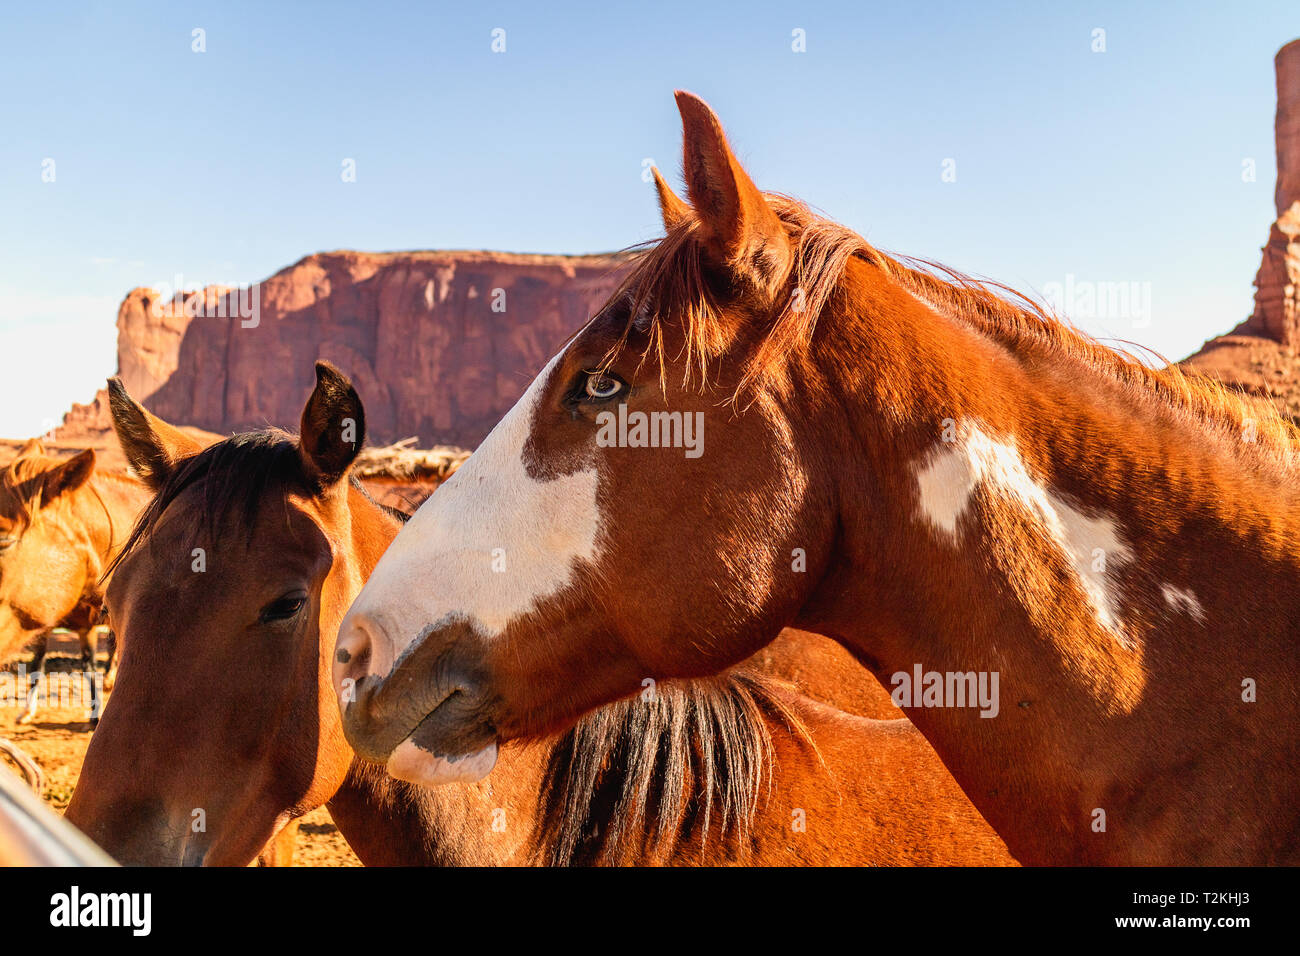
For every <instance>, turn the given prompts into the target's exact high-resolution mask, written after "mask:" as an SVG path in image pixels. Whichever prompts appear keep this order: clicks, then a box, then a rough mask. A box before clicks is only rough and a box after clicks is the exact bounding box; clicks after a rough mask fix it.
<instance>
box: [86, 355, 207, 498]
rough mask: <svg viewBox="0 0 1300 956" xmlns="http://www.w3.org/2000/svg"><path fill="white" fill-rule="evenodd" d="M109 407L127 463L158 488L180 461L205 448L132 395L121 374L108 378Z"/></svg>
mask: <svg viewBox="0 0 1300 956" xmlns="http://www.w3.org/2000/svg"><path fill="white" fill-rule="evenodd" d="M108 407H109V410H110V411H111V412H112V413H113V431H115V432H117V441H118V444H120V445H121V446H122V453H123V454H124V455H126V461H127V464H129V465H130V466H131V470H132V471H134V472H135V473H136V475H138V476H139V478H140V480H141V481H143V482H144V483H145V484H147V485H148V486H149V487H150V488H153V489H154V490H155V491H156V490H158V489H159V488H160V487H162V484H163V482H165V481H166V480H167V476H168V475H170V474H171V473H172V470H173V469H174V468H175V467H176V464H177V463H178V462H180V461H182V460H184V459H186V458H189V457H190V456H191V455H197V454H198V453H199V452H200V451H202V450H203V446H202V445H200V444H199V443H198V442H197V441H195V440H194V439H193V438H191V437H190V436H189V435H187V434H185V433H184V432H183V431H181V430H180V429H179V428H177V427H175V426H174V425H168V424H167V423H166V422H165V421H163V420H162V419H161V418H159V417H158V416H157V415H154V414H153V413H152V412H150V411H148V410H147V409H146V408H145V407H144V406H143V405H141V404H140V403H139V402H137V401H136V400H135V399H134V398H132V397H131V396H130V395H128V394H127V392H126V386H125V385H123V384H122V380H121V379H120V378H116V377H114V378H110V379H109V380H108Z"/></svg>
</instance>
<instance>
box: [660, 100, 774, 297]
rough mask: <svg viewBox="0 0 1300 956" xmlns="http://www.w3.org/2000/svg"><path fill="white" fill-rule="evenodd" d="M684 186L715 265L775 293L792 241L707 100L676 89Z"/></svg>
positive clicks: (702, 238) (702, 239)
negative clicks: (680, 122)
mask: <svg viewBox="0 0 1300 956" xmlns="http://www.w3.org/2000/svg"><path fill="white" fill-rule="evenodd" d="M675 95H676V97H677V109H678V110H679V111H680V112H681V114H682V145H683V152H684V155H685V169H686V188H687V193H688V194H689V196H690V199H691V205H692V206H693V207H694V209H695V215H696V216H698V217H699V220H700V230H699V236H700V241H701V242H702V243H703V244H704V247H705V251H706V254H707V255H708V256H709V258H710V259H711V260H712V261H713V263H714V264H715V265H717V266H722V267H724V268H727V269H730V270H732V271H733V272H734V273H735V274H736V275H738V276H740V277H741V278H745V279H748V280H750V281H751V282H752V283H754V284H755V285H757V287H758V288H759V289H761V290H763V291H764V292H766V293H768V294H769V295H770V294H773V293H774V292H775V291H776V287H777V286H778V285H780V283H782V282H784V281H785V278H786V276H787V275H789V272H790V263H791V250H790V239H789V236H787V235H786V231H785V226H784V225H782V223H781V220H780V218H779V217H778V216H777V215H776V213H775V212H773V211H772V207H771V206H769V205H768V204H767V200H766V199H765V198H764V197H763V194H762V193H761V192H759V191H758V187H757V186H755V185H754V183H753V180H751V179H750V178H749V175H748V174H747V173H746V172H745V170H744V168H743V167H742V166H741V165H740V161H739V160H737V159H736V157H735V155H734V154H733V153H732V152H731V147H730V146H728V145H727V137H726V135H725V134H724V133H723V132H722V124H721V123H720V122H719V121H718V117H717V116H716V115H715V114H714V112H713V110H711V109H709V106H708V104H707V103H705V102H704V101H703V100H702V99H700V98H699V97H698V96H695V95H694V94H691V93H687V92H685V91H684V90H678V91H677V93H676V94H675Z"/></svg>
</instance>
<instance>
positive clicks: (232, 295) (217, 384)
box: [56, 252, 627, 448]
mask: <svg viewBox="0 0 1300 956" xmlns="http://www.w3.org/2000/svg"><path fill="white" fill-rule="evenodd" d="M626 262H627V258H626V257H625V256H621V255H593V256H560V255H522V254H512V253H500V252H400V253H364V252H327V253H320V254H318V255H313V256H308V257H307V258H305V259H303V260H301V261H300V262H297V263H295V264H294V265H292V266H289V267H288V268H286V269H283V270H281V271H280V272H277V273H276V274H275V275H273V276H271V277H270V278H269V279H266V280H265V281H263V282H261V283H259V285H258V287H257V293H258V295H257V300H256V304H257V316H256V319H257V322H256V325H255V326H254V325H253V324H252V320H251V319H244V318H241V315H240V312H239V306H240V304H241V300H240V295H241V293H240V291H239V290H230V289H225V288H208V289H205V290H203V291H201V292H191V293H184V294H179V295H177V296H176V297H175V298H173V299H172V300H171V301H169V302H164V301H162V297H161V296H160V294H159V293H158V292H156V291H154V290H153V289H146V288H138V289H133V290H132V291H131V292H130V293H128V294H127V297H126V299H125V300H124V301H123V302H122V305H121V308H120V309H119V310H118V316H117V329H118V346H117V354H118V369H119V374H120V375H121V376H122V379H123V381H124V382H125V384H126V387H127V390H128V391H129V392H130V393H131V394H132V395H133V396H134V397H135V398H137V399H138V400H140V401H142V402H143V403H144V404H145V406H146V407H148V408H149V409H150V410H151V411H153V412H154V413H155V414H157V415H160V416H161V417H163V418H164V419H166V420H168V421H171V422H177V423H183V424H186V425H191V426H194V427H196V428H200V429H203V430H205V431H209V432H215V433H218V434H229V433H231V432H235V431H243V430H246V429H251V428H261V427H264V426H266V425H278V426H281V427H285V428H290V429H293V430H295V431H296V430H297V425H298V418H299V416H300V415H301V414H302V404H303V400H304V398H305V396H306V395H308V394H310V392H311V387H312V384H313V382H314V381H315V377H314V376H315V373H314V371H313V365H314V363H315V361H316V360H317V359H328V360H329V361H330V362H333V363H334V364H335V365H337V366H338V367H339V368H340V369H342V370H343V372H344V373H346V374H347V375H348V376H350V377H351V379H352V381H353V382H354V383H355V385H356V387H357V390H358V392H359V393H360V395H361V398H362V401H364V402H365V406H366V425H367V431H368V433H369V438H370V441H371V443H372V444H378V445H386V444H390V443H392V442H395V441H399V440H401V439H405V438H409V437H415V438H416V439H417V441H418V443H419V444H420V445H421V446H429V445H435V444H446V445H459V446H462V447H468V448H473V447H474V446H475V445H477V444H478V443H479V442H480V441H482V439H483V438H484V437H485V436H486V435H487V433H488V432H489V431H490V430H491V428H492V426H493V425H495V424H496V422H497V421H498V420H499V419H500V418H501V417H502V416H503V415H504V414H505V413H506V411H508V410H509V408H510V406H511V405H513V404H514V402H515V400H516V399H518V397H519V396H520V395H521V394H522V393H523V390H524V388H525V387H526V386H527V385H528V383H529V382H530V381H531V380H532V378H533V376H535V375H536V374H537V372H538V371H540V370H541V368H542V366H543V365H545V364H546V362H547V361H548V360H549V359H550V358H551V356H552V355H554V354H555V352H557V351H558V350H559V348H560V346H561V344H562V343H563V342H564V341H565V339H566V338H567V337H568V336H569V335H570V334H572V333H573V332H574V331H575V330H576V329H577V328H578V327H579V326H580V325H581V324H582V323H583V322H585V321H586V319H587V318H588V317H590V315H591V314H592V312H593V310H595V309H596V308H598V307H599V306H600V305H601V304H603V302H604V301H605V299H606V298H607V297H608V296H609V294H610V293H611V292H612V291H613V290H614V287H615V286H616V284H617V282H618V280H619V278H620V277H621V275H622V269H623V268H624V267H625V265H626ZM243 295H244V298H243V300H242V301H243V304H244V305H245V307H246V308H245V314H247V311H248V310H247V307H248V306H249V305H250V300H249V298H248V292H247V290H245V291H244V293H243ZM109 429H111V423H110V421H109V419H108V416H107V407H106V403H105V401H104V395H103V394H102V393H101V394H100V395H98V396H97V397H96V399H95V401H94V402H92V404H90V405H78V406H74V408H73V410H72V411H70V412H69V413H68V415H67V416H66V417H65V419H64V424H63V426H62V427H61V428H60V429H58V431H57V433H56V434H57V437H58V439H59V440H60V441H63V442H76V441H84V442H86V443H90V444H99V443H100V442H101V441H103V440H104V439H106V438H107V437H108V432H109Z"/></svg>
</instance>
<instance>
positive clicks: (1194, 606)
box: [1160, 584, 1205, 621]
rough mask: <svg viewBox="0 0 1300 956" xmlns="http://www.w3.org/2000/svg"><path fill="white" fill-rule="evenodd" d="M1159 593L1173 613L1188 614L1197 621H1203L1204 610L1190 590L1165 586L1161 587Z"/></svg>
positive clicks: (1169, 585)
mask: <svg viewBox="0 0 1300 956" xmlns="http://www.w3.org/2000/svg"><path fill="white" fill-rule="evenodd" d="M1160 593H1161V594H1162V595H1164V599H1165V603H1166V604H1168V605H1169V606H1170V607H1171V608H1173V609H1174V610H1175V611H1181V612H1183V613H1184V614H1190V615H1191V616H1192V617H1193V618H1194V619H1195V620H1197V621H1204V620H1205V608H1203V607H1201V602H1200V600H1199V599H1198V598H1197V597H1196V595H1195V594H1193V593H1192V592H1191V591H1190V590H1188V589H1186V588H1176V587H1174V586H1173V585H1172V584H1165V585H1161V587H1160Z"/></svg>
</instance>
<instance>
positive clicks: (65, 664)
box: [0, 638, 361, 866]
mask: <svg viewBox="0 0 1300 956" xmlns="http://www.w3.org/2000/svg"><path fill="white" fill-rule="evenodd" d="M56 647H57V649H58V650H57V652H56V650H55V648H56ZM74 649H75V644H74V643H73V641H72V640H71V639H62V638H61V639H59V641H58V644H57V645H53V646H52V647H51V654H50V657H49V668H50V670H51V671H54V670H70V669H72V666H73V664H74V658H73V657H72V656H71V655H72V653H73V651H74ZM21 659H22V658H20V660H21ZM77 663H79V662H77ZM11 666H12V665H11ZM100 667H101V669H102V668H103V662H102V659H101V663H100ZM22 712H23V708H22V706H21V704H20V703H15V702H13V701H8V700H0V737H7V738H9V739H10V740H12V741H13V742H14V743H15V744H17V745H18V746H19V747H20V748H22V749H23V751H25V752H26V753H27V755H28V756H30V757H31V758H32V759H33V760H35V761H36V762H37V763H38V764H40V765H41V768H42V769H43V770H44V771H45V792H44V793H43V794H42V795H41V796H42V797H44V799H45V802H46V803H48V804H49V805H50V806H52V807H54V809H56V810H58V811H59V812H60V813H62V812H63V811H64V810H66V809H67V807H68V802H69V801H70V800H71V799H72V791H73V789H74V788H75V787H76V785H77V776H78V774H79V773H80V772H81V762H82V759H83V758H84V757H85V755H86V748H87V747H89V746H90V736H91V732H90V725H89V723H88V722H87V720H86V716H87V715H86V710H85V708H84V707H64V708H54V709H46V708H45V707H42V708H41V710H40V711H39V712H38V713H37V715H36V720H35V721H34V722H33V723H31V724H28V725H25V726H24V725H21V724H19V723H18V718H19V716H21V714H22ZM0 764H3V765H5V766H8V762H7V761H6V760H5V759H4V758H3V757H0ZM294 864H295V865H296V866H360V865H361V863H360V861H359V860H358V859H357V857H356V854H354V853H353V852H352V850H351V848H350V847H349V846H348V844H347V841H346V840H344V839H343V835H342V834H341V833H339V831H338V828H337V827H336V826H334V821H332V820H331V819H330V815H329V813H328V812H327V811H326V810H325V808H324V807H322V808H320V809H318V810H314V811H312V812H311V813H309V814H307V816H305V817H303V818H302V824H301V826H300V827H299V829H298V839H297V843H296V845H295V850H294Z"/></svg>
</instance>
